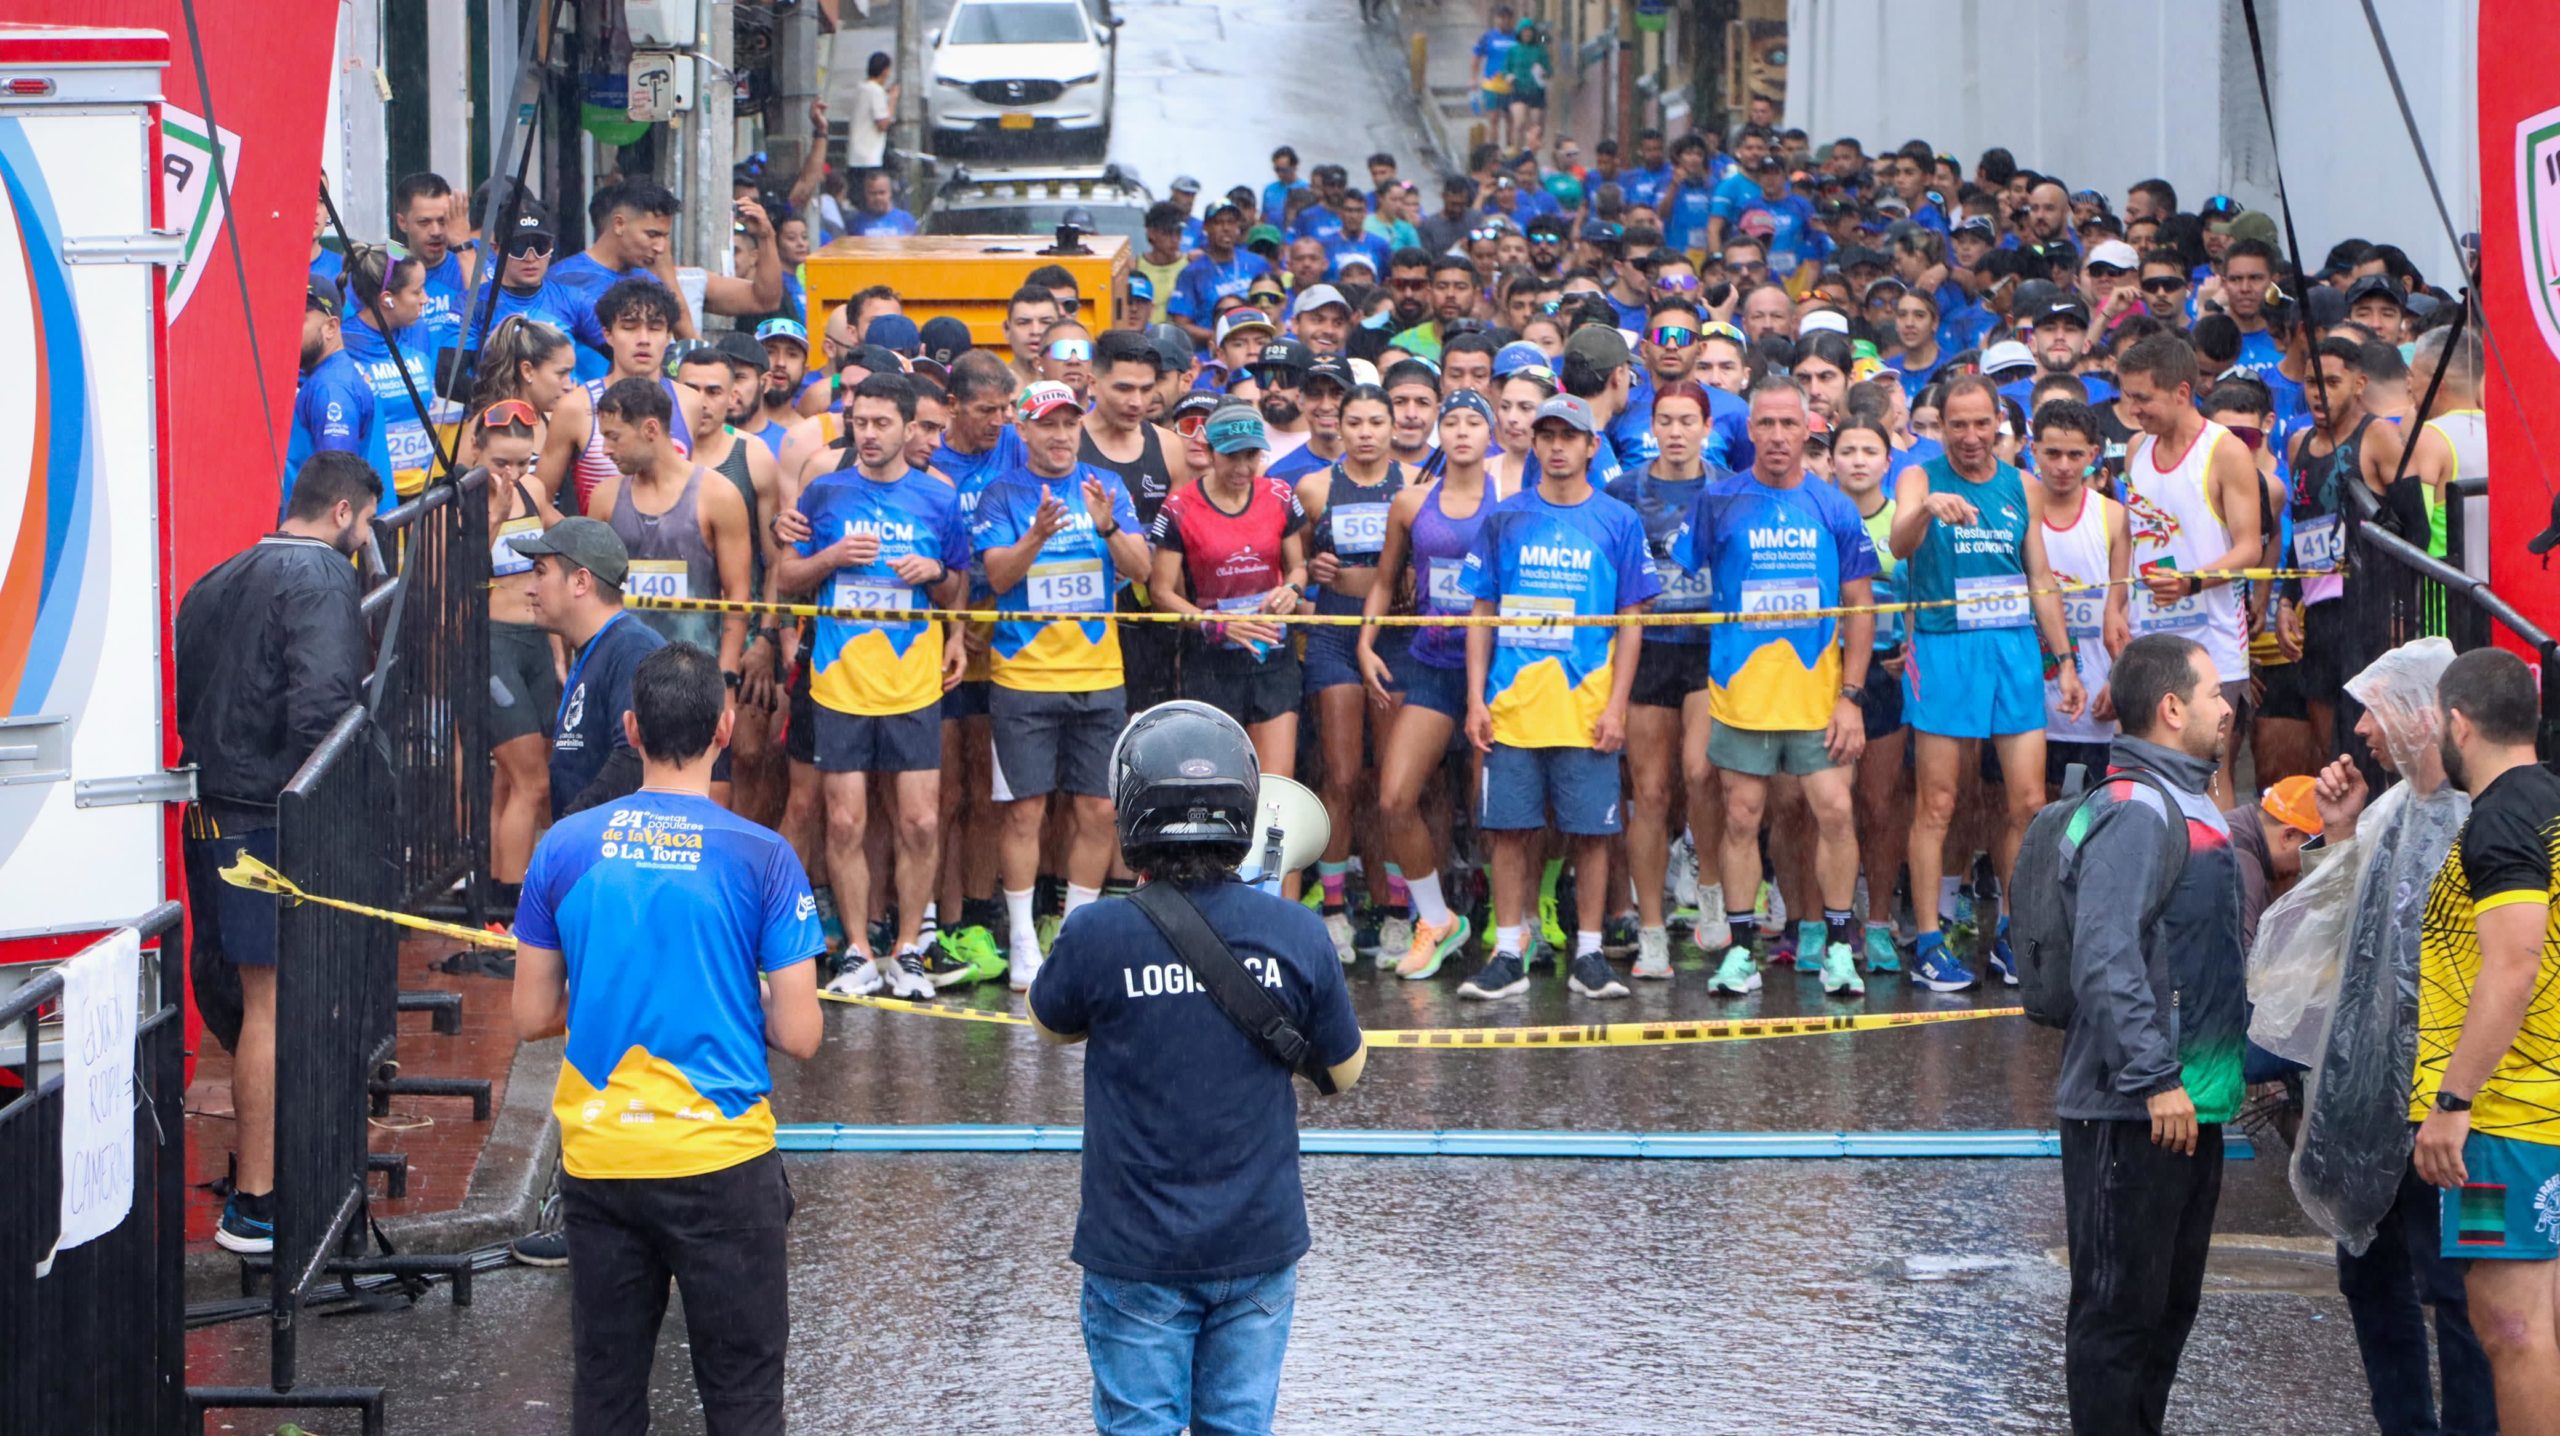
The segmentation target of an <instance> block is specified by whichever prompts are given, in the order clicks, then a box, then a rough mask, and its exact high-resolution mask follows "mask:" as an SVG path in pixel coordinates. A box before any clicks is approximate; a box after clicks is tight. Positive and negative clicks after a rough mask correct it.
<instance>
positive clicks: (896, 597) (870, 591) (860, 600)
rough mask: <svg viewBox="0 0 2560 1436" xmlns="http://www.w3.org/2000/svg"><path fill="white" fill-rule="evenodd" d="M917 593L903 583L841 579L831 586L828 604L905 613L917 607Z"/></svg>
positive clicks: (828, 592) (832, 606)
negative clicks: (891, 609) (887, 609)
mask: <svg viewBox="0 0 2560 1436" xmlns="http://www.w3.org/2000/svg"><path fill="white" fill-rule="evenodd" d="M915 593H916V591H915V590H914V589H912V588H909V587H907V586H906V585H905V584H902V583H881V582H878V581H877V580H867V579H859V578H840V579H837V580H836V581H835V582H834V583H833V584H832V585H830V586H829V588H828V591H827V604H828V606H829V607H831V608H894V609H897V610H899V611H900V612H905V611H906V610H908V609H910V608H913V607H915ZM857 621H859V620H857Z"/></svg>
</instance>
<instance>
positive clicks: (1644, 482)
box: [1577, 316, 1724, 982]
mask: <svg viewBox="0 0 2560 1436" xmlns="http://www.w3.org/2000/svg"><path fill="white" fill-rule="evenodd" d="M1693 317H1694V316H1693ZM1654 332H1655V334H1656V336H1660V335H1661V334H1662V333H1663V330H1662V328H1660V327H1657V328H1656V329H1655V331H1654ZM1654 342H1655V343H1656V344H1657V345H1659V344H1661V343H1663V342H1664V341H1663V340H1661V339H1660V338H1659V337H1657V338H1656V340H1655V341H1654ZM1712 408H1713V406H1712V404H1711V403H1710V402H1709V398H1708V395H1707V392H1706V390H1705V389H1703V388H1701V387H1699V385H1698V384H1697V383H1696V382H1695V381H1692V380H1688V379H1682V380H1680V381H1678V382H1676V383H1674V384H1671V385H1669V386H1668V387H1666V388H1664V389H1662V390H1661V391H1660V392H1659V393H1657V394H1655V395H1654V400H1653V438H1654V442H1655V444H1656V446H1657V447H1658V448H1659V449H1660V451H1661V452H1660V454H1659V455H1658V456H1657V457H1655V458H1654V459H1653V460H1651V461H1650V462H1649V463H1642V464H1637V465H1636V466H1634V467H1633V468H1630V469H1628V470H1627V471H1626V472H1624V473H1622V474H1620V475H1619V476H1618V477H1617V478H1615V479H1612V480H1611V481H1610V482H1609V486H1608V488H1609V496H1610V497H1611V498H1614V499H1616V500H1618V501H1619V502H1621V503H1623V504H1625V505H1626V506H1627V507H1628V508H1630V509H1632V510H1634V512H1635V514H1636V517H1637V518H1638V519H1640V520H1642V521H1643V525H1644V538H1645V551H1646V554H1647V556H1648V558H1649V560H1650V561H1651V563H1652V565H1653V572H1654V577H1655V580H1656V582H1657V585H1658V586H1659V588H1660V590H1661V592H1660V594H1659V595H1658V596H1657V597H1656V598H1655V599H1654V601H1653V608H1652V611H1653V612H1655V613H1703V612H1705V611H1707V610H1709V609H1711V608H1713V607H1714V606H1715V590H1714V584H1713V582H1712V581H1711V576H1710V575H1709V574H1708V572H1707V571H1706V570H1705V569H1704V568H1703V567H1701V568H1691V567H1689V566H1688V565H1686V564H1684V563H1682V562H1681V560H1680V559H1679V558H1678V557H1676V556H1675V555H1676V553H1677V552H1678V550H1679V548H1680V537H1681V535H1682V533H1683V532H1684V531H1685V530H1686V529H1687V528H1688V526H1689V516H1690V515H1691V514H1692V513H1694V512H1695V511H1696V510H1697V506H1698V496H1699V495H1700V494H1701V493H1703V492H1705V490H1706V487H1707V485H1708V483H1709V482H1710V481H1711V480H1714V479H1720V478H1722V477H1724V474H1723V472H1722V471H1721V470H1719V469H1717V468H1716V467H1715V466H1714V465H1712V464H1710V463H1709V462H1708V461H1707V457H1706V454H1705V446H1706V443H1707V439H1708V434H1709V429H1708V415H1709V413H1710V412H1711V411H1712ZM1713 631H1714V630H1712V629H1710V628H1709V627H1707V626H1706V625H1704V624H1696V625H1681V626H1652V625H1648V626H1647V627H1646V628H1645V629H1644V638H1643V640H1642V641H1643V647H1642V649H1641V653H1642V657H1643V662H1642V664H1641V665H1639V666H1638V668H1637V669H1636V681H1635V687H1634V688H1633V689H1631V690H1630V691H1629V695H1628V701H1629V702H1630V703H1631V704H1632V705H1633V706H1632V707H1630V708H1629V709H1628V710H1627V775H1628V778H1629V780H1630V787H1631V789H1632V793H1631V795H1630V799H1629V803H1628V808H1627V823H1626V830H1627V863H1628V867H1629V870H1630V872H1631V873H1632V875H1633V876H1634V879H1635V889H1636V964H1635V971H1634V975H1635V976H1636V977H1639V978H1644V979H1647V980H1652V981H1663V982H1667V981H1669V980H1670V979H1671V932H1670V928H1669V927H1668V925H1667V924H1666V922H1665V918H1666V916H1667V914H1666V913H1665V912H1664V909H1663V896H1662V889H1663V885H1664V882H1665V880H1666V878H1667V877H1668V876H1669V871H1670V864H1671V836H1672V831H1671V809H1672V804H1671V795H1672V790H1673V784H1674V783H1675V782H1677V783H1679V784H1680V785H1681V791H1682V793H1683V795H1684V797H1685V799H1686V801H1685V802H1684V803H1683V804H1682V807H1683V810H1684V811H1686V812H1687V813H1688V814H1690V815H1691V821H1692V822H1693V823H1694V822H1695V821H1697V820H1698V819H1699V818H1700V817H1703V815H1705V814H1706V813H1708V812H1710V811H1712V810H1711V809H1710V808H1709V807H1708V794H1709V792H1710V789H1709V786H1708V785H1709V782H1710V779H1711V776H1712V774H1713V771H1714V770H1713V769H1711V768H1710V767H1709V766H1708V765H1707V735H1708V732H1709V731H1710V727H1711V725H1710V723H1709V721H1708V716H1707V708H1708V701H1709V698H1708V693H1707V651H1708V635H1709V634H1711V633H1712V632H1713ZM1578 884H1579V879H1578V878H1577V886H1578Z"/></svg>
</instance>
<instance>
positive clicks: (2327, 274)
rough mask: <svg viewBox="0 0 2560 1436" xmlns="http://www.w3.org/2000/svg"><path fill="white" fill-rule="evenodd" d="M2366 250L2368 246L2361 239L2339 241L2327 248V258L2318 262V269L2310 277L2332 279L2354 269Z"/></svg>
mask: <svg viewBox="0 0 2560 1436" xmlns="http://www.w3.org/2000/svg"><path fill="white" fill-rule="evenodd" d="M2368 248H2370V246H2369V245H2367V244H2366V243H2365V242H2364V241H2363V240H2361V239H2342V240H2339V241H2338V242H2337V243H2336V244H2333V245H2330V246H2329V257H2328V258H2327V259H2324V260H2322V261H2321V262H2320V268H2319V269H2317V270H2316V271H2314V272H2313V273H2312V276H2311V277H2312V278H2314V279H2332V278H2335V277H2336V276H2338V275H2341V274H2344V273H2346V272H2347V271H2348V270H2350V269H2353V268H2355V267H2356V262H2357V261H2358V260H2361V259H2363V258H2364V252H2365V250H2366V249H2368Z"/></svg>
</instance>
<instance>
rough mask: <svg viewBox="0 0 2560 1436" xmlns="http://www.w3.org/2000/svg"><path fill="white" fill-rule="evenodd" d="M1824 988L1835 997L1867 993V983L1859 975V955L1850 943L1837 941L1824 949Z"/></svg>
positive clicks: (1860, 995)
mask: <svg viewBox="0 0 2560 1436" xmlns="http://www.w3.org/2000/svg"><path fill="white" fill-rule="evenodd" d="M1822 990H1823V991H1824V992H1827V993H1829V994H1830V995H1831V996H1833V997H1864V996H1866V995H1867V984H1866V983H1865V982H1864V981H1862V980H1861V979H1860V978H1859V976H1858V956H1857V954H1856V953H1853V952H1851V951H1850V950H1849V944H1847V943H1845V942H1835V943H1833V944H1831V945H1830V946H1829V947H1826V948H1824V949H1823V950H1822Z"/></svg>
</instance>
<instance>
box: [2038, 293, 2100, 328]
mask: <svg viewBox="0 0 2560 1436" xmlns="http://www.w3.org/2000/svg"><path fill="white" fill-rule="evenodd" d="M2035 316H2036V320H2035V322H2036V323H2037V325H2039V326H2041V325H2043V323H2044V322H2045V321H2046V320H2048V319H2064V320H2068V321H2070V322H2071V323H2073V324H2077V325H2079V326H2080V327H2081V328H2083V329H2086V328H2088V327H2089V306H2088V305H2086V304H2083V303H2081V302H2080V301H2079V300H2077V299H2056V300H2052V301H2049V302H2048V303H2046V305H2045V306H2044V308H2042V309H2039V310H2037V311H2035Z"/></svg>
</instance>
